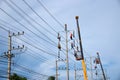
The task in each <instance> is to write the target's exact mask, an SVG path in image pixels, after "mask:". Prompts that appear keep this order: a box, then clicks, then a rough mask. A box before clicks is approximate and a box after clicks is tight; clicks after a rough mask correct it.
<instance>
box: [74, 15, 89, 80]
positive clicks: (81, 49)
mask: <svg viewBox="0 0 120 80" xmlns="http://www.w3.org/2000/svg"><path fill="white" fill-rule="evenodd" d="M75 18H76V23H77V28H78V37H79V43H80V51H81V57H82V58H81V62H82V68H83V74H84V80H88V78H87V71H86V64H85V61H84V55H83V48H82V40H81V35H80V28H79V22H78V18H79V17H78V16H76V17H75Z"/></svg>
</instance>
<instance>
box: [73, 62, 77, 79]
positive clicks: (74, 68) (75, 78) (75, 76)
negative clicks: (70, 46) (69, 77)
mask: <svg viewBox="0 0 120 80" xmlns="http://www.w3.org/2000/svg"><path fill="white" fill-rule="evenodd" d="M74 70H75V80H76V75H77V74H76V64H74Z"/></svg>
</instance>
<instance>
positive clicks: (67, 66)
mask: <svg viewBox="0 0 120 80" xmlns="http://www.w3.org/2000/svg"><path fill="white" fill-rule="evenodd" d="M65 32H66V70H67V79H66V80H69V60H68V34H67V33H68V31H67V24H65Z"/></svg>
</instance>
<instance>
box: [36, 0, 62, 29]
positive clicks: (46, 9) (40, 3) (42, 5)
mask: <svg viewBox="0 0 120 80" xmlns="http://www.w3.org/2000/svg"><path fill="white" fill-rule="evenodd" d="M37 1H38V3H39V4H40V5H41V6H42V7H43V8H44V9H45V10H46V12H48V14H49V15H50V16H51V17H52V18H53V19H54V20H55V21H56V22H57V23H58V24H59V25H60V26H61V27H62V28H64V26H63V25H62V24H61V23H60V22H59V21H58V20H57V19H56V18H55V17H54V16H53V15H52V14H51V12H50V11H49V10H48V9H47V8H46V7H45V6H44V5H43V4H42V2H41V1H40V0H37Z"/></svg>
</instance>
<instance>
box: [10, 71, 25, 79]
mask: <svg viewBox="0 0 120 80" xmlns="http://www.w3.org/2000/svg"><path fill="white" fill-rule="evenodd" d="M10 80H27V78H25V77H21V76H19V75H17V74H16V73H14V74H13V75H12V76H11V77H10Z"/></svg>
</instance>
